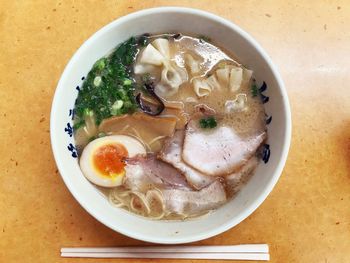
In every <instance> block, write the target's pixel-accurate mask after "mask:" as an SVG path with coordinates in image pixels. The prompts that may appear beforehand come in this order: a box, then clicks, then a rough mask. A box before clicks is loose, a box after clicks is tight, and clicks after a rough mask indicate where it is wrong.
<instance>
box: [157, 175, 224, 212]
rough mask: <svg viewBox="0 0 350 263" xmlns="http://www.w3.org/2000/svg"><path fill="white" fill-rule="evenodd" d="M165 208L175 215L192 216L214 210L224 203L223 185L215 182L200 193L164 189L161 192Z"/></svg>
mask: <svg viewBox="0 0 350 263" xmlns="http://www.w3.org/2000/svg"><path fill="white" fill-rule="evenodd" d="M162 194H163V198H164V202H165V208H166V210H167V211H171V212H173V213H177V214H194V213H201V212H205V211H209V210H211V209H215V208H217V207H218V206H220V205H222V204H223V203H225V202H226V199H227V198H226V192H225V189H224V187H223V185H222V184H221V183H220V182H219V181H218V180H216V181H215V182H213V183H212V184H210V185H209V186H207V187H205V188H203V189H202V190H200V191H188V190H181V189H165V190H163V191H162Z"/></svg>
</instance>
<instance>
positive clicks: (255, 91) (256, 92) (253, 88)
mask: <svg viewBox="0 0 350 263" xmlns="http://www.w3.org/2000/svg"><path fill="white" fill-rule="evenodd" d="M251 91H252V96H253V97H256V96H258V94H259V90H258V87H257V86H256V84H253V85H252V87H251Z"/></svg>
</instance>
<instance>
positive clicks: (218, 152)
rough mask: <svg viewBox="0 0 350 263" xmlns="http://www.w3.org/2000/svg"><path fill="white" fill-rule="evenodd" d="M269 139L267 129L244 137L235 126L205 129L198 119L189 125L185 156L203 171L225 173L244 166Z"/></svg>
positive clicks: (184, 148) (183, 157)
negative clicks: (234, 128)
mask: <svg viewBox="0 0 350 263" xmlns="http://www.w3.org/2000/svg"><path fill="white" fill-rule="evenodd" d="M265 139H266V132H262V133H260V134H258V135H256V136H251V137H248V138H243V137H241V136H240V135H238V134H237V133H236V132H235V131H234V130H233V129H232V128H229V127H225V126H218V127H217V128H214V129H210V130H204V129H202V128H200V127H199V122H198V119H197V118H195V119H192V120H190V121H189V123H188V124H187V127H186V132H185V139H184V144H183V151H182V159H183V160H184V161H185V162H186V163H187V164H188V165H190V166H192V167H193V168H195V169H196V170H198V171H200V172H201V173H203V174H206V175H210V176H225V175H229V174H232V173H234V172H235V171H237V170H238V169H239V168H240V167H241V166H243V165H244V164H245V163H246V162H247V161H248V160H249V159H250V158H251V157H252V156H253V154H254V153H255V152H256V150H257V149H258V147H259V146H260V145H261V144H262V143H263V141H264V140H265Z"/></svg>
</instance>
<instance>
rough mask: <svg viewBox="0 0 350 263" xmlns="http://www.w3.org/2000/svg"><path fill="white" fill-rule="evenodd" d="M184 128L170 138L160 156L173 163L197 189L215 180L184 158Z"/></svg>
mask: <svg viewBox="0 0 350 263" xmlns="http://www.w3.org/2000/svg"><path fill="white" fill-rule="evenodd" d="M184 135H185V133H184V130H177V131H176V132H175V133H174V135H173V137H171V138H169V139H168V140H167V141H166V142H165V145H164V146H163V148H162V150H161V152H160V153H159V154H158V158H160V159H161V160H163V161H164V162H167V163H169V164H171V165H173V166H174V167H175V168H176V169H178V170H179V171H181V173H182V174H183V175H184V176H185V177H186V179H187V182H188V183H189V184H190V185H191V186H192V187H193V188H195V189H202V188H204V187H206V186H207V185H209V184H211V183H212V182H214V181H215V178H214V177H212V176H208V175H205V174H203V173H201V172H199V171H197V170H195V169H193V168H192V167H191V166H189V165H187V164H186V163H185V162H184V161H183V160H182V157H181V155H182V146H183V141H184ZM194 154H196V153H194Z"/></svg>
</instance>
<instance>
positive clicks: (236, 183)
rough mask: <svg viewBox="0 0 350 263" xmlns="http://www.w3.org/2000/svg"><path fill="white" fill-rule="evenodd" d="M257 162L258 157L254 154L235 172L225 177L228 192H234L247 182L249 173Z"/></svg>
mask: <svg viewBox="0 0 350 263" xmlns="http://www.w3.org/2000/svg"><path fill="white" fill-rule="evenodd" d="M258 164H259V159H258V158H257V157H256V156H253V157H252V158H250V159H249V160H248V161H247V162H246V163H245V164H244V165H243V166H242V167H241V168H240V169H239V170H238V171H237V172H234V173H233V174H230V175H228V176H226V177H225V179H226V187H227V188H228V189H229V192H230V193H233V194H234V193H236V192H237V191H239V190H240V189H241V187H242V186H243V185H244V184H245V183H246V182H247V180H248V179H249V177H250V175H252V173H253V172H254V170H255V169H256V167H257V166H258Z"/></svg>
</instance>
